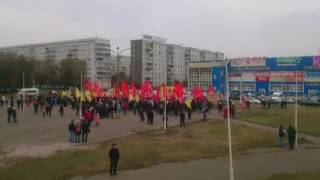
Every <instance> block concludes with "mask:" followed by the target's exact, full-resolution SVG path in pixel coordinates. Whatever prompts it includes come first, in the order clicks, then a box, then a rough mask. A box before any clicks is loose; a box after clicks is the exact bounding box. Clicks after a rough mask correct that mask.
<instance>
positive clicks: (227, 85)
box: [225, 59, 234, 180]
mask: <svg viewBox="0 0 320 180" xmlns="http://www.w3.org/2000/svg"><path fill="white" fill-rule="evenodd" d="M225 66H226V98H227V109H228V110H227V118H228V143H229V178H230V180H234V172H233V160H232V139H231V122H230V104H229V82H228V60H227V59H226V64H225Z"/></svg>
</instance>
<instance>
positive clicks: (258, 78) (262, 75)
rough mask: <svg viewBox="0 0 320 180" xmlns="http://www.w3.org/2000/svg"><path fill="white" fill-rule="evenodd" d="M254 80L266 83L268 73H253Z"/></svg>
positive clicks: (268, 77) (268, 76)
mask: <svg viewBox="0 0 320 180" xmlns="http://www.w3.org/2000/svg"><path fill="white" fill-rule="evenodd" d="M255 78H256V81H258V82H267V81H269V79H270V73H269V72H255Z"/></svg>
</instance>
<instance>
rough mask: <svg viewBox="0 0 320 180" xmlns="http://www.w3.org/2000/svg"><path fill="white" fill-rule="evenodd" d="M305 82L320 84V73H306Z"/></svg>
mask: <svg viewBox="0 0 320 180" xmlns="http://www.w3.org/2000/svg"><path fill="white" fill-rule="evenodd" d="M304 81H305V82H320V71H313V72H305V73H304Z"/></svg>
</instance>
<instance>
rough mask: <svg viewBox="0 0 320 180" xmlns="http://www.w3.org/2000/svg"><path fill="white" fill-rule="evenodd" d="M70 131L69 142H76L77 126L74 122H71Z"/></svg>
mask: <svg viewBox="0 0 320 180" xmlns="http://www.w3.org/2000/svg"><path fill="white" fill-rule="evenodd" d="M68 129H69V134H70V138H69V141H70V142H76V125H75V124H74V121H73V120H71V122H70V124H69V127H68Z"/></svg>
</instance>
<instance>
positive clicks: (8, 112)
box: [7, 106, 12, 123]
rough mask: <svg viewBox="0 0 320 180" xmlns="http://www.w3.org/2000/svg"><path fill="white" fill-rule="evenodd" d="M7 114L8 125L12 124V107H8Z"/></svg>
mask: <svg viewBox="0 0 320 180" xmlns="http://www.w3.org/2000/svg"><path fill="white" fill-rule="evenodd" d="M7 114H8V123H11V115H12V107H11V106H8V108H7Z"/></svg>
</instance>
